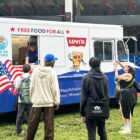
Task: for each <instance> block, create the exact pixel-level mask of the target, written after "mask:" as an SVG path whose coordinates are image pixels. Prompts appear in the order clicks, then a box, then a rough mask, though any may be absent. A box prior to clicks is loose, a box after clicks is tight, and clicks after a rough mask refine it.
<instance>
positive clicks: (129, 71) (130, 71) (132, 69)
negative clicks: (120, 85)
mask: <svg viewBox="0 0 140 140" xmlns="http://www.w3.org/2000/svg"><path fill="white" fill-rule="evenodd" d="M128 68H129V69H128V73H130V74H132V76H133V78H135V77H136V71H135V69H134V68H132V67H131V66H128Z"/></svg>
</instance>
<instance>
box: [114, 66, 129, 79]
mask: <svg viewBox="0 0 140 140" xmlns="http://www.w3.org/2000/svg"><path fill="white" fill-rule="evenodd" d="M115 78H117V79H118V80H125V81H130V80H131V79H132V75H131V74H129V73H124V74H122V75H119V74H118V65H117V64H115Z"/></svg>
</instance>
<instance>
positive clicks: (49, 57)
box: [44, 54, 58, 63]
mask: <svg viewBox="0 0 140 140" xmlns="http://www.w3.org/2000/svg"><path fill="white" fill-rule="evenodd" d="M44 59H45V61H46V62H47V63H49V62H52V61H55V60H58V58H56V57H54V55H53V54H47V55H46V56H45V57H44Z"/></svg>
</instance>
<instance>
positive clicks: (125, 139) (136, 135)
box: [0, 98, 140, 140]
mask: <svg viewBox="0 0 140 140" xmlns="http://www.w3.org/2000/svg"><path fill="white" fill-rule="evenodd" d="M121 126H123V121H122V119H121V115H120V112H119V109H117V108H111V110H110V118H109V119H108V120H107V121H106V129H107V135H108V140H140V98H139V100H138V103H137V105H136V107H135V110H134V117H133V122H132V134H131V135H120V134H119V133H118V131H119V130H120V127H121ZM15 129H16V126H15V124H14V123H10V124H8V123H2V124H0V140H23V138H22V137H17V136H15ZM23 129H24V130H25V131H26V130H27V125H23ZM43 135H44V124H43V122H41V123H40V125H39V128H38V131H37V134H36V137H35V140H43ZM55 140H87V130H86V127H85V124H83V123H82V122H81V120H80V115H79V112H74V113H71V112H70V113H65V114H64V113H63V114H58V115H56V116H55ZM97 140H99V137H98V136H97Z"/></svg>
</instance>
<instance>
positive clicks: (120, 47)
mask: <svg viewBox="0 0 140 140" xmlns="http://www.w3.org/2000/svg"><path fill="white" fill-rule="evenodd" d="M117 55H118V60H119V61H120V62H126V61H127V54H126V52H125V48H124V43H123V42H122V41H118V42H117Z"/></svg>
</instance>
